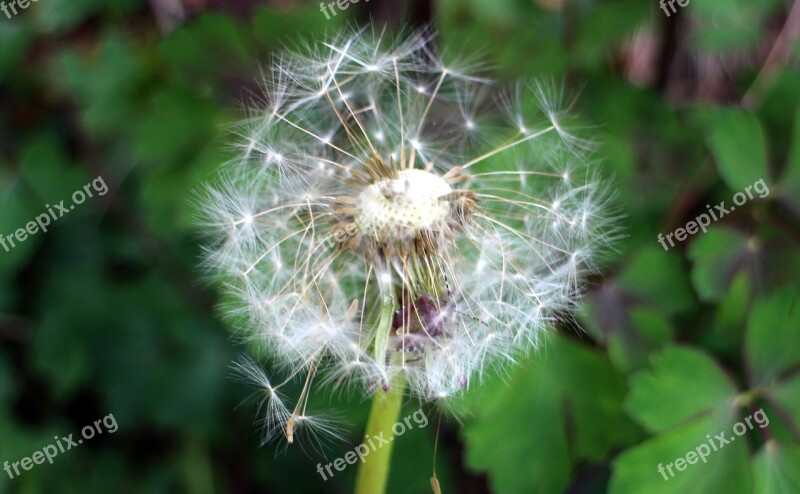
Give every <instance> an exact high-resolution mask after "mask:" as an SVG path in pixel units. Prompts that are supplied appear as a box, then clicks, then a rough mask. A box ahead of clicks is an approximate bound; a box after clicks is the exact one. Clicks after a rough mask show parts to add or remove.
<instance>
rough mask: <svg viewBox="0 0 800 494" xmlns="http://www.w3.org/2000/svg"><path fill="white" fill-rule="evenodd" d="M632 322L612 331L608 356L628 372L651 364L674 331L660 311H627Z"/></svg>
mask: <svg viewBox="0 0 800 494" xmlns="http://www.w3.org/2000/svg"><path fill="white" fill-rule="evenodd" d="M627 315H628V318H629V323H628V324H625V323H619V324H618V325H615V326H614V327H611V328H609V330H608V331H609V333H608V339H607V347H608V357H609V359H611V361H612V362H613V363H614V365H615V366H616V367H617V368H618V369H620V370H622V371H623V372H625V373H629V372H633V371H635V370H637V369H640V368H642V367H644V366H646V365H647V359H648V357H649V356H650V354H651V353H653V352H654V351H656V350H658V349H660V348H661V347H662V346H663V345H664V344H666V343H667V342H669V341H670V340H672V337H673V333H674V330H673V328H672V326H671V325H670V323H669V321H668V320H667V319H666V318H665V317H664V316H663V315H662V313H660V312H658V311H654V310H651V309H648V308H643V307H631V308H628V309H627Z"/></svg>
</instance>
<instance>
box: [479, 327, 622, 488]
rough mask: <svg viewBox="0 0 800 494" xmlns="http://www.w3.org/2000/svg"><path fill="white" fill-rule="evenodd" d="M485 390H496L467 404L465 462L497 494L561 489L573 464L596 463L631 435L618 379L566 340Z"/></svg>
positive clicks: (595, 357)
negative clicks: (469, 412) (483, 475)
mask: <svg viewBox="0 0 800 494" xmlns="http://www.w3.org/2000/svg"><path fill="white" fill-rule="evenodd" d="M487 386H488V387H490V388H492V387H501V388H500V389H494V390H493V391H490V395H491V398H487V399H485V400H478V401H477V402H476V403H475V404H474V406H473V408H474V412H475V414H476V417H475V419H474V420H473V421H471V422H470V423H469V424H467V427H466V430H465V435H466V441H467V462H468V464H469V465H470V466H471V467H472V468H476V469H479V470H487V471H488V473H489V477H490V479H491V484H492V486H493V488H494V489H495V491H496V492H498V493H517V492H530V493H537V492H543V493H550V492H560V491H562V490H563V489H564V488H565V487H566V482H567V479H568V477H569V475H570V472H571V470H572V462H573V461H580V460H581V459H589V460H595V461H600V460H601V459H602V458H603V457H604V456H605V455H607V454H608V453H609V451H610V450H611V448H613V447H614V446H615V445H620V444H621V443H624V442H625V441H627V440H629V439H630V437H631V434H632V432H631V431H632V430H633V429H631V428H630V424H629V423H628V422H627V421H626V419H625V418H624V415H623V413H622V409H621V401H622V397H623V394H624V391H625V388H624V382H623V380H622V377H621V376H620V375H619V374H618V373H617V372H616V371H615V370H614V369H613V367H611V365H610V364H609V363H608V362H607V361H606V360H605V359H603V358H602V357H601V356H600V355H598V354H597V353H595V352H594V351H591V350H588V349H586V348H585V347H582V346H580V345H577V344H575V343H571V342H569V341H567V340H562V339H556V340H553V341H551V342H549V343H548V344H547V349H546V353H544V354H542V355H540V356H537V357H536V358H533V359H531V360H530V361H529V362H528V364H527V365H526V366H525V367H520V368H517V369H516V370H514V371H513V372H512V374H511V375H510V376H509V378H508V379H506V380H500V379H498V380H492V381H491V382H490V383H487ZM521 431H524V434H522V433H521ZM626 431H627V432H626Z"/></svg>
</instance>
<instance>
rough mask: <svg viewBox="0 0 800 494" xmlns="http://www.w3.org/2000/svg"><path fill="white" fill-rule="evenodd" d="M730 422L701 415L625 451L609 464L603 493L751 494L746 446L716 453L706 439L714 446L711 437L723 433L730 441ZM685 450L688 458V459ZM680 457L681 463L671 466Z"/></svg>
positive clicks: (733, 445) (728, 446)
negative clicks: (608, 480) (609, 474)
mask: <svg viewBox="0 0 800 494" xmlns="http://www.w3.org/2000/svg"><path fill="white" fill-rule="evenodd" d="M734 421H735V418H734V419H731V420H720V418H719V417H708V416H701V417H700V418H698V419H697V420H695V421H692V422H689V423H687V424H685V425H682V426H680V427H678V428H676V429H672V430H670V431H668V432H665V433H662V434H659V435H658V436H656V437H654V438H652V439H649V440H647V441H645V442H643V443H641V444H640V445H637V446H635V447H633V448H629V449H627V450H625V451H624V452H623V453H622V454H621V455H620V456H618V457H617V458H616V459H615V460H614V464H613V474H612V476H611V481H610V484H609V489H608V492H609V493H610V494H632V493H640V492H641V493H644V492H646V493H647V494H675V493H679V492H681V493H682V492H691V493H693V494H719V493H721V492H724V493H726V494H751V491H750V485H751V482H752V480H751V474H750V465H749V464H748V452H747V444H746V442H745V441H743V440H740V441H734V442H730V443H728V444H726V445H724V446H723V447H722V448H719V449H717V451H714V450H713V448H712V447H711V446H709V441H714V443H713V444H714V445H715V446H716V445H717V441H716V440H715V439H714V436H716V434H719V433H720V432H722V431H725V437H726V438H729V439H730V438H732V436H733V434H732V433H731V432H730V424H732V423H733V422H734ZM709 436H710V437H709ZM706 451H708V453H706ZM690 452H691V453H692V454H691V455H690V456H687V454H689V453H690ZM701 456H702V458H701ZM679 458H682V459H683V460H682V461H681V463H680V464H679V465H676V461H677V460H678V459H679ZM687 460H692V461H693V463H688V462H686V461H687ZM684 462H685V463H684ZM678 466H680V467H681V469H678ZM659 467H661V469H662V470H663V473H662V472H661V471H659Z"/></svg>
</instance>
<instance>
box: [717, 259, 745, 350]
mask: <svg viewBox="0 0 800 494" xmlns="http://www.w3.org/2000/svg"><path fill="white" fill-rule="evenodd" d="M749 308H750V278H749V277H748V275H747V273H746V272H744V271H740V272H739V273H738V274H737V275H736V277H735V278H734V279H733V282H732V283H731V285H730V289H729V290H728V292H727V293H726V294H724V295H723V297H722V300H720V302H719V305H718V306H717V310H716V313H715V314H714V324H713V331H711V332H710V333H709V340H710V341H709V342H708V343H709V345H711V347H713V348H717V349H720V350H722V351H726V352H728V354H729V355H731V356H735V355H738V353H739V352H740V349H741V347H742V342H743V340H744V333H745V331H744V328H745V324H746V320H747V312H748V309H749Z"/></svg>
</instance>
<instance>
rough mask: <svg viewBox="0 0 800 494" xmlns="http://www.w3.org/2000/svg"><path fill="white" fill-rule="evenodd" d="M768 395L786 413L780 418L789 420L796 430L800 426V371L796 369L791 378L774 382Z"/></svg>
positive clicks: (789, 423)
mask: <svg viewBox="0 0 800 494" xmlns="http://www.w3.org/2000/svg"><path fill="white" fill-rule="evenodd" d="M767 397H768V398H769V399H771V400H772V401H774V402H775V403H777V404H778V405H779V406H780V407H781V408H782V409H783V410H784V411H785V412H786V415H785V416H782V417H780V418H782V419H784V420H785V421H786V422H788V423H787V424H786V425H791V426H793V427H794V430H798V428H800V373H798V372H797V371H795V372H794V373H793V374H792V377H791V378H787V379H786V380H782V381H780V382H778V383H776V384H774V385H773V386H772V387H771V388H770V389H769V391H768V392H767Z"/></svg>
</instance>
